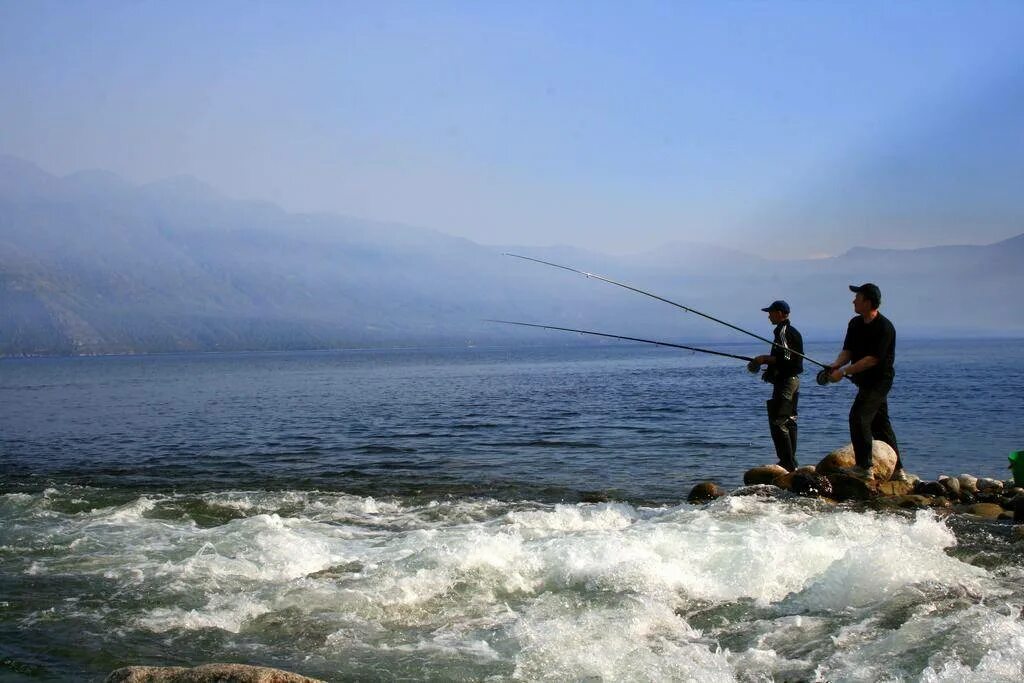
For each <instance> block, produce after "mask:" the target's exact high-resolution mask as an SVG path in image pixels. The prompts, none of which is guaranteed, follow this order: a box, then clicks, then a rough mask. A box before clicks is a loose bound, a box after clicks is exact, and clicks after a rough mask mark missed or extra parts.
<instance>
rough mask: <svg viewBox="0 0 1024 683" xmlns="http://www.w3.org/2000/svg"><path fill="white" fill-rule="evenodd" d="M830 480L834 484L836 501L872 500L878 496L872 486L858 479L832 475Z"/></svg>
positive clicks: (833, 492) (833, 495)
mask: <svg viewBox="0 0 1024 683" xmlns="http://www.w3.org/2000/svg"><path fill="white" fill-rule="evenodd" d="M828 480H829V483H830V484H832V497H833V498H835V499H836V500H871V499H872V498H874V497H875V496H876V495H877V492H876V491H875V489H874V487H873V486H872V485H871V484H869V483H868V482H866V481H864V480H863V479H859V478H857V477H850V476H847V475H845V474H832V475H829V477H828Z"/></svg>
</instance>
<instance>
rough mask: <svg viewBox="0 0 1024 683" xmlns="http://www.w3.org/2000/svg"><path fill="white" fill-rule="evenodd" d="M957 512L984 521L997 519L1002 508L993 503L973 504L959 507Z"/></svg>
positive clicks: (1001, 512)
mask: <svg viewBox="0 0 1024 683" xmlns="http://www.w3.org/2000/svg"><path fill="white" fill-rule="evenodd" d="M957 511H958V512H966V513H967V514H969V515H975V516H977V517H984V518H985V519H999V515H1001V514H1003V506H1002V505H996V504H995V503H974V504H973V505H961V506H960V507H958V508H957Z"/></svg>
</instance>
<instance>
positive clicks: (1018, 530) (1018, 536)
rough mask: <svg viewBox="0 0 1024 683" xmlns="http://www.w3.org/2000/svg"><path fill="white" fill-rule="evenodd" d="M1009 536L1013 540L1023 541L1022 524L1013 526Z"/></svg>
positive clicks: (1023, 531) (1023, 530)
mask: <svg viewBox="0 0 1024 683" xmlns="http://www.w3.org/2000/svg"><path fill="white" fill-rule="evenodd" d="M1011 538H1013V540H1015V541H1024V526H1015V527H1013V532H1012V535H1011Z"/></svg>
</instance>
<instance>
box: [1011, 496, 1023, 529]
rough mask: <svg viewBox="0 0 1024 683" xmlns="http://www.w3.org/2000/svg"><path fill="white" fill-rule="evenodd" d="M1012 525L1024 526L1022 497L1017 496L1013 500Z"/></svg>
mask: <svg viewBox="0 0 1024 683" xmlns="http://www.w3.org/2000/svg"><path fill="white" fill-rule="evenodd" d="M1013 523H1014V524H1024V496H1017V497H1016V498H1014V500H1013Z"/></svg>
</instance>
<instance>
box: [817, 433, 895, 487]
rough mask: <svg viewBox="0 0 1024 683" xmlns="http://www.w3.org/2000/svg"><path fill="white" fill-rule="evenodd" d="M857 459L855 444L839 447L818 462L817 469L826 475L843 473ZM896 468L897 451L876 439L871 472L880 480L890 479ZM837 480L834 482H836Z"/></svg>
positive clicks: (873, 447)
mask: <svg viewBox="0 0 1024 683" xmlns="http://www.w3.org/2000/svg"><path fill="white" fill-rule="evenodd" d="M855 464H857V460H856V458H855V456H854V453H853V444H849V443H848V444H846V445H845V446H843V447H842V448H838V449H836V450H834V451H832V452H831V453H829V454H828V455H826V456H825V457H824V458H822V460H821V462H819V463H818V467H817V471H818V472H819V473H821V474H824V475H826V476H828V475H832V474H842V472H841V471H840V470H842V469H844V468H846V467H853V466H854V465H855ZM895 469H896V451H894V450H893V449H892V446H890V445H889V444H887V443H885V442H884V441H879V440H878V439H875V440H874V441H873V442H872V444H871V473H872V475H873V476H874V478H875V479H877V480H878V481H888V480H889V477H891V476H892V473H893V471H894V470H895ZM834 483H835V482H833V484H834Z"/></svg>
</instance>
